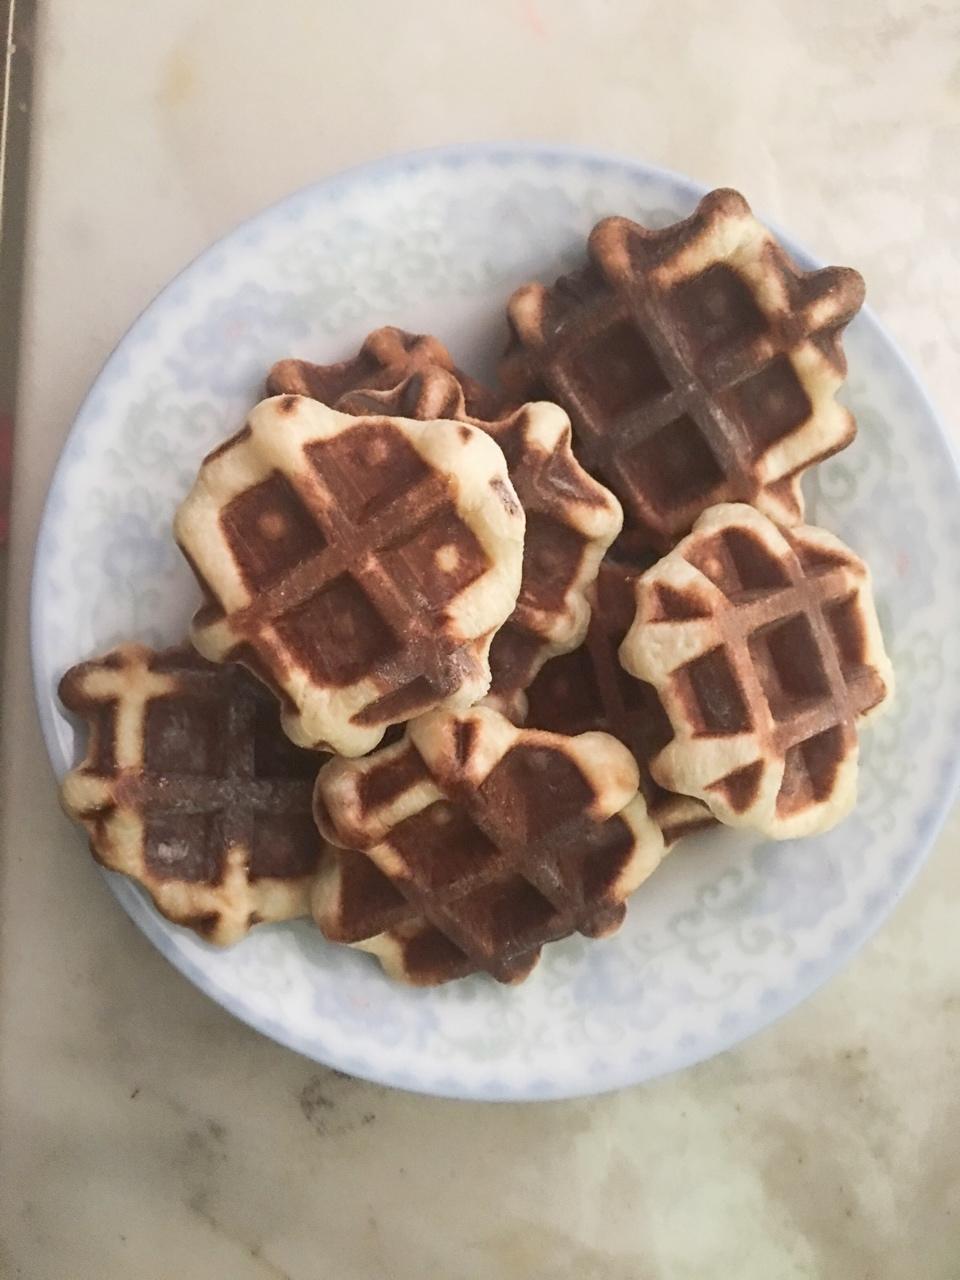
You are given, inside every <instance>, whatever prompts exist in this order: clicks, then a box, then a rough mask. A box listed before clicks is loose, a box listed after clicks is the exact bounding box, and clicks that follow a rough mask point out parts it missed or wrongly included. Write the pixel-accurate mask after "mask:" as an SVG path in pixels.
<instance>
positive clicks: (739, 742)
mask: <svg viewBox="0 0 960 1280" xmlns="http://www.w3.org/2000/svg"><path fill="white" fill-rule="evenodd" d="M620 660H621V662H622V664H623V666H624V667H625V668H626V669H627V670H628V671H629V672H631V673H632V674H633V675H635V676H637V677H638V678H639V679H641V680H646V681H649V682H650V683H651V684H653V685H654V686H655V687H656V689H657V692H658V694H659V695H660V698H661V701H662V703H663V707H664V709H665V711H666V713H667V716H668V718H669V720H670V724H671V726H672V729H673V733H674V737H673V740H672V741H671V742H669V743H668V744H667V745H666V746H665V747H664V748H663V749H662V750H661V751H660V752H659V753H658V754H657V755H656V756H655V757H654V759H653V760H652V762H651V766H650V767H651V772H652V773H653V776H654V777H655V778H656V779H657V781H658V782H659V783H660V784H661V785H662V786H665V787H668V788H669V789H670V790H672V791H680V792H684V793H685V794H687V795H692V796H698V797H699V798H700V799H701V800H703V801H704V802H705V803H706V804H707V805H709V806H710V808H711V810H712V811H713V812H714V813H715V814H716V816H717V817H718V818H719V819H720V820H721V821H722V822H726V823H729V824H731V825H732V826H745V827H754V828H756V829H758V830H760V831H763V832H765V833H766V834H767V835H770V836H774V837H776V838H778V839H785V838H788V837H790V836H799V835H808V834H811V833H813V832H816V831H824V830H826V829H827V828H828V827H830V826H833V825H834V823H836V822H838V821H839V820H840V819H841V818H842V817H844V816H845V815H846V814H847V813H848V812H849V810H850V808H851V807H852V805H853V803H854V800H855V798H856V785H857V760H858V752H859V743H858V725H859V724H860V722H862V721H863V720H864V719H865V718H866V716H867V715H868V714H870V713H873V712H874V711H876V710H878V709H879V708H880V707H881V706H882V705H883V704H884V703H885V702H887V701H888V700H889V698H890V697H891V695H892V692H893V672H892V669H891V667H890V663H889V661H888V659H887V656H886V654H885V652H884V648H883V640H882V637H881V635H880V628H879V625H878V623H877V616H876V611H875V608H874V604H873V596H872V593H871V589H870V577H869V573H868V571H867V568H866V565H865V564H864V563H863V561H862V560H860V558H859V557H858V556H856V555H854V553H853V552H852V551H850V550H849V548H847V547H845V546H844V544H843V543H842V542H840V540H839V539H838V538H835V537H834V536H833V535H832V534H829V533H826V532H825V531H824V530H823V529H814V528H812V527H810V526H799V527H797V528H793V529H778V528H777V527H776V526H775V525H774V524H773V523H772V521H770V520H768V519H767V518H766V517H765V516H763V515H762V514H761V513H760V512H758V511H755V510H754V509H753V508H752V507H748V506H744V505H740V504H725V505H721V506H717V507H714V508H712V509H711V510H709V511H707V512H706V513H705V514H704V515H702V516H701V517H700V519H699V520H698V521H697V523H696V524H695V525H694V528H693V532H692V533H691V534H690V535H689V536H688V537H686V538H684V539H683V541H682V542H681V543H680V544H679V545H678V546H677V547H676V548H675V549H674V550H673V551H672V552H671V553H670V554H669V555H668V556H666V557H665V558H664V559H663V560H661V561H659V562H658V563H657V564H656V565H654V567H653V568H652V569H649V570H647V572H646V573H644V574H643V575H642V576H641V577H640V578H639V579H638V580H637V583H636V617H635V620H634V622H633V625H632V626H631V629H630V631H629V632H628V634H627V636H626V639H625V640H624V642H623V644H622V645H621V647H620Z"/></svg>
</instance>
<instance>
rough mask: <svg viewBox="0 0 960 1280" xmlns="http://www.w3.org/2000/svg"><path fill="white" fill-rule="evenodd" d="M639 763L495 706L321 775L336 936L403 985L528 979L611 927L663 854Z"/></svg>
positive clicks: (621, 751) (413, 733) (319, 905)
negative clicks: (540, 962) (565, 942)
mask: <svg viewBox="0 0 960 1280" xmlns="http://www.w3.org/2000/svg"><path fill="white" fill-rule="evenodd" d="M637 780H638V779H637V767H636V764H635V762H634V760H633V758H632V756H631V755H630V753H629V751H628V750H627V749H626V748H625V747H624V746H623V745H622V744H621V743H619V742H617V741H616V740H615V739H613V738H611V737H609V736H608V735H606V734H599V733H588V734H583V735H581V736H580V737H576V738H568V737H563V736H561V735H559V734H550V733H539V732H533V731H529V730H524V729H518V728H516V727H515V726H514V725H512V724H511V723H510V722H509V721H508V720H507V719H505V717H503V716H502V715H500V714H499V713H498V712H496V711H494V710H492V709H491V708H489V707H474V708H473V709H472V710H470V711H467V712H463V713H460V714H455V713H451V712H447V711H438V712H433V713H431V714H429V715H426V716H422V717H421V718H420V719H419V720H416V721H414V722H413V723H411V725H410V726H409V729H408V733H407V736H406V738H404V739H403V741H401V742H399V743H397V744H395V745H394V746H391V747H385V748H382V749H381V750H380V751H378V752H376V753H374V754H373V755H370V756H367V757H365V758H364V759H362V760H333V761H331V762H330V764H329V765H327V766H326V767H325V768H324V769H322V770H321V772H320V775H319V777H318V778H317V790H316V815H317V822H318V825H319V826H320V828H321V830H322V831H323V833H324V835H325V836H326V837H327V838H328V839H330V840H331V841H332V842H333V843H334V844H336V845H338V846H341V849H340V851H339V852H333V853H331V854H330V856H329V859H328V861H327V863H326V866H325V869H324V871H323V873H322V874H321V876H320V878H319V879H318V881H317V887H316V890H315V893H314V902H313V907H314V915H315V917H316V919H317V921H318V923H319V924H320V927H321V929H322V930H323V931H324V933H325V934H326V936H327V937H329V938H333V939H335V940H337V941H344V942H351V943H354V944H356V945H358V946H361V947H363V948H365V949H366V950H369V951H372V952H374V953H375V954H376V955H378V956H379V958H380V960H381V963H382V964H383V966H384V968H385V970H386V971H387V972H388V973H390V974H391V975H392V976H394V977H398V978H401V979H403V980H405V981H408V982H416V983H420V984H424V985H427V984H434V983H437V982H443V981H447V980H448V979H450V978H456V977H462V976H464V975H465V974H467V973H472V972H474V971H483V972H486V973H489V974H491V975H492V976H493V977H494V978H496V979H497V980H498V981H500V982H519V981H521V980H522V979H523V978H524V977H526V975H527V974H528V973H529V972H530V970H531V969H532V968H533V966H534V965H535V964H536V962H537V959H538V958H539V955H540V950H541V948H542V947H543V946H544V944H545V943H547V942H551V941H554V940H556V939H558V938H563V937H566V936H567V935H569V934H571V933H574V932H580V933H582V934H585V935H586V936H588V937H601V936H604V935H606V934H609V933H612V932H613V931H614V930H615V929H617V928H618V927H619V925H620V923H621V922H622V920H623V917H624V914H625V910H626V908H625V901H626V898H627V897H628V895H629V894H630V893H632V892H633V890H634V889H635V888H636V887H637V885H638V884H639V883H640V882H641V881H642V880H644V879H645V878H646V877H647V876H648V875H649V874H650V873H651V872H652V871H653V870H654V868H655V867H656V866H657V865H658V863H659V862H660V859H661V857H662V856H663V839H662V836H661V834H660V830H659V828H658V827H657V826H656V824H655V823H654V822H653V821H652V820H651V819H650V818H649V817H648V816H647V812H646V806H645V804H644V801H643V797H642V796H640V795H639V794H638V792H637Z"/></svg>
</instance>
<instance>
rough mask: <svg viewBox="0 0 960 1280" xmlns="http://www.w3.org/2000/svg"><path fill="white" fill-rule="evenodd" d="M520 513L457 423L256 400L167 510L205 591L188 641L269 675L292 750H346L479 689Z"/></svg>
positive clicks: (488, 445) (515, 563)
mask: <svg viewBox="0 0 960 1280" xmlns="http://www.w3.org/2000/svg"><path fill="white" fill-rule="evenodd" d="M524 523H525V522H524V515H523V511H522V509H521V507H520V504H519V502H518V501H517V496H516V494H515V492H514V490H513V486H512V485H511V483H510V480H509V477H508V475H507V469H506V463H505V462H504V458H503V454H502V453H501V452H500V450H499V449H498V448H497V447H496V445H495V444H494V443H493V442H492V441H491V440H490V439H488V438H487V436H485V435H484V434H483V432H481V431H478V430H476V429H475V428H473V427H470V426H468V425H467V424H465V423H457V424H453V423H441V424H437V423H433V422H412V421H409V420H407V419H402V418H396V419H390V418H382V417H378V418H355V417H351V416H349V415H347V414H342V413H338V412H336V411H335V410H333V409H330V408H327V407H326V406H325V405H323V404H320V403H318V402H317V401H314V400H309V399H306V398H303V397H300V396H294V395H289V396H278V397H275V398H274V399H272V400H265V401H263V402H262V403H261V404H259V405H258V406H257V407H256V408H255V409H254V410H253V412H252V414H251V415H250V417H249V419H248V421H247V424H246V426H245V427H244V428H243V430H242V431H240V432H239V434H238V435H236V436H234V437H233V438H232V439H230V440H228V441H227V442H226V443H225V444H223V445H221V446H220V448H219V449H216V450H214V452H213V453H211V454H210V455H209V457H207V458H206V460H205V461H204V463H203V465H202V467H201V469H200V474H199V476H198V478H197V482H196V484H195V485H194V488H193V490H192V492H191V493H190V494H189V495H188V497H187V498H186V499H185V501H184V502H183V504H182V505H181V507H180V510H179V511H178V512H177V517H176V524H175V529H176V535H177V540H178V542H179V543H180V546H181V548H182V550H183V551H184V553H185V554H186V556H187V559H188V560H189V561H190V563H191V565H192V566H193V569H194V572H195V573H196V575H197V577H198V579H199V581H200V584H201V586H202V587H203V589H204V591H205V593H206V597H207V603H206V604H205V605H204V606H203V607H202V608H201V609H200V611H199V612H198V613H197V614H196V616H195V618H194V623H193V629H192V637H193V641H194V644H195V645H196V647H197V648H198V649H199V650H200V652H201V653H203V655H204V656H205V657H207V658H210V659H212V660H214V661H224V660H226V659H237V660H239V661H241V662H243V663H245V664H246V665H247V666H248V667H250V669H251V670H252V671H253V672H254V673H255V674H256V675H258V676H260V678H261V679H263V680H264V681H265V682H266V683H268V684H269V685H270V686H271V687H272V688H273V689H274V691H275V692H276V693H277V694H278V696H279V697H280V699H281V702H282V704H283V713H282V715H283V725H284V728H285V729H286V731H287V733H288V734H289V735H290V737H291V739H292V740H293V741H294V742H296V743H297V744H298V745H299V746H304V747H314V748H317V747H320V748H324V747H329V748H330V749H332V750H334V751H337V752H339V753H341V754H342V755H347V756H354V755H361V754H362V753H363V752H365V751H369V750H370V749H371V748H372V747H375V746H376V745H377V743H378V742H379V741H380V739H381V737H382V736H383V732H384V729H385V728H386V727H387V726H388V725H390V724H394V723H399V722H402V721H404V720H407V719H409V718H410V717H411V716H414V715H417V714H419V713H420V712H423V711H426V710H428V709H430V708H432V707H436V706H440V705H449V706H457V707H464V706H470V705H471V704H472V703H474V702H476V701H477V700H478V699H480V698H482V697H483V696H484V694H485V693H486V692H487V688H488V686H489V683H490V667H489V648H490V641H491V639H492V637H493V633H494V632H495V631H496V630H497V628H498V627H499V626H500V625H501V624H502V623H503V622H504V621H505V619H506V618H507V617H509V615H510V614H511V612H512V611H513V608H514V606H515V604H516V600H517V593H518V591H519V589H520V574H521V558H522V553H523V533H524Z"/></svg>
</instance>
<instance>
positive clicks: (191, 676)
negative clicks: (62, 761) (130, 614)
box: [60, 644, 323, 943]
mask: <svg viewBox="0 0 960 1280" xmlns="http://www.w3.org/2000/svg"><path fill="white" fill-rule="evenodd" d="M60 698H61V701H62V702H63V704H64V706H66V707H67V708H68V709H69V710H70V711H72V712H74V713H75V714H76V715H78V716H80V717H82V718H83V719H84V720H86V721H87V723H88V725H89V740H88V744H87V751H86V754H85V756H84V758H83V760H82V761H81V762H80V764H78V765H77V766H76V768H74V769H73V770H71V772H70V773H68V774H67V776H66V778H65V779H64V783H63V792H62V797H63V804H64V808H65V809H66V810H67V812H68V813H69V814H70V815H71V817H73V818H76V819H77V820H78V821H79V822H81V823H82V824H83V825H84V827H85V828H86V829H87V832H88V833H89V836H90V849H91V852H92V853H93V856H94V857H95V858H96V859H97V861H98V862H100V863H102V864H103V865H104V866H105V867H109V868H110V869H111V870H112V871H120V872H123V874H124V875H128V876H131V877H132V878H133V879H134V880H138V881H139V882H140V883H141V884H142V885H143V886H144V888H145V889H146V890H147V891H148V892H149V894H150V896H151V897H152V898H153V900H154V902H155V903H156V905H157V907H158V909H159V910H160V911H161V912H162V913H163V914H164V915H165V916H166V917H167V918H168V919H170V920H172V921H174V923H176V924H182V925H187V926H188V927H189V928H192V929H195V930H196V931H197V932H198V933H199V934H201V935H202V936H203V937H205V938H206V939H208V941H210V942H217V943H230V942H236V941H237V940H238V939H240V938H242V937H243V936H244V934H246V933H247V931H248V930H249V929H250V927H251V926H252V925H254V924H257V923H258V922H260V921H271V920H273V921H275V920H287V919H290V918H291V917H294V916H301V915H305V914H306V913H307V912H308V911H309V902H310V887H311V885H312V883H313V878H314V875H315V873H316V870H317V865H318V860H319V858H320V853H321V849H322V846H323V842H322V840H321V839H320V836H319V834H318V832H317V829H316V826H315V825H314V822H313V816H312V812H311V800H312V794H313V782H314V779H315V777H316V772H317V763H318V761H317V757H316V755H315V754H314V753H312V752H309V751H302V750H300V749H299V748H297V747H295V746H293V744H292V743H291V742H290V741H289V740H288V739H287V737H286V735H285V734H284V733H283V730H282V729H281V728H280V720H279V716H278V714H277V705H276V700H275V699H274V698H273V697H272V696H271V694H270V693H269V692H268V691H267V690H266V689H264V688H263V687H262V685H260V684H259V683H258V682H257V681H256V680H254V679H253V677H252V676H250V675H248V674H247V672H245V671H244V670H243V669H242V668H240V667H222V666H214V665H212V664H211V663H208V662H205V661H204V660H203V658H201V657H200V656H199V655H198V654H196V653H194V651H193V650H192V649H190V648H188V647H186V646H184V647H181V648H175V649H167V650H164V651H162V652H160V653H155V652H153V651H152V650H150V649H147V648H144V647H143V646H142V645H135V644H128V645H123V646H121V647H120V648H118V649H114V650H113V651H112V652H110V653H108V654H106V655H105V656H104V657H102V658H96V659H93V660H92V661H90V662H81V663H80V664H79V665H78V666H75V667H71V669H70V670H69V671H68V672H67V673H66V675H65V676H64V677H63V679H62V681H61V682H60Z"/></svg>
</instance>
